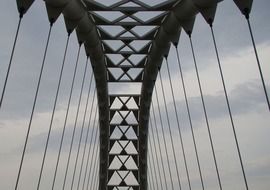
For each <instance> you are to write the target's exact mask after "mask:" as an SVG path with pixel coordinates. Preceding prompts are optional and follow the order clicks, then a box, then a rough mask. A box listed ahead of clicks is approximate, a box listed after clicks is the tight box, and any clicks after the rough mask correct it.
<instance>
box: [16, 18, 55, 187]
mask: <svg viewBox="0 0 270 190" xmlns="http://www.w3.org/2000/svg"><path fill="white" fill-rule="evenodd" d="M52 26H53V23H52V22H51V23H50V28H49V33H48V37H47V41H46V47H45V51H44V55H43V60H42V65H41V69H40V72H39V78H38V83H37V88H36V92H35V97H34V103H33V107H32V111H31V116H30V120H29V124H28V129H27V134H26V138H25V143H24V147H23V153H22V157H21V161H20V166H19V171H18V175H17V179H16V185H15V190H17V189H18V184H19V180H20V175H21V170H22V165H23V161H24V157H25V152H26V146H27V143H28V138H29V134H30V130H31V126H32V121H33V116H34V112H35V108H36V102H37V97H38V93H39V88H40V82H41V78H42V74H43V69H44V65H45V61H46V57H47V50H48V46H49V42H50V37H51V31H52Z"/></svg>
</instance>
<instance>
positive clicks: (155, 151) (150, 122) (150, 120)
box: [148, 117, 164, 190]
mask: <svg viewBox="0 0 270 190" xmlns="http://www.w3.org/2000/svg"><path fill="white" fill-rule="evenodd" d="M149 124H150V132H151V133H152V134H153V135H152V136H153V143H152V144H153V145H154V150H152V148H151V151H153V152H154V153H155V158H156V161H157V170H158V175H159V180H160V185H161V189H162V190H163V189H164V188H163V183H162V177H161V172H160V164H159V159H158V155H157V147H156V143H155V141H154V138H155V137H154V133H153V130H152V129H153V123H152V119H151V117H149ZM148 134H150V133H148ZM148 138H149V141H151V138H150V136H149V137H148ZM154 153H152V154H153V155H154ZM160 159H162V158H160Z"/></svg>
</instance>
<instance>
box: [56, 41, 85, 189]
mask: <svg viewBox="0 0 270 190" xmlns="http://www.w3.org/2000/svg"><path fill="white" fill-rule="evenodd" d="M80 51H81V44H79V49H78V53H77V58H76V64H75V68H74V72H73V77H72V83H71V88H70V93H69V99H68V105H67V111H66V114H65V121H64V127H63V130H62V134H61V140H60V146H59V151H58V155H57V161H56V166H55V170H54V176H53V183H52V190H54V186H55V180H56V175H57V171H58V166H59V161H60V155H61V152H62V146H63V140H64V135H65V131H66V125H67V118H68V114H69V108H70V103H71V97H72V94H73V90H74V82H75V78H76V74H77V68H78V63H79V57H80Z"/></svg>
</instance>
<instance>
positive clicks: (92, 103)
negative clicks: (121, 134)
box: [77, 89, 96, 190]
mask: <svg viewBox="0 0 270 190" xmlns="http://www.w3.org/2000/svg"><path fill="white" fill-rule="evenodd" d="M95 95H96V89H94V93H93V99H92V102H91V109H90V116H89V122H90V120H91V118H92V112H93V105H94V100H95ZM89 122H88V126H87V132H86V138H85V142H84V148H83V156H82V160H81V167H80V172H79V179H78V184H77V190H79V188H80V182H81V175H82V169H83V164H84V160H85V159H84V158H85V153H86V146H87V141H88V137H89V131H90V124H89ZM92 137H93V130H92V132H91V140H92Z"/></svg>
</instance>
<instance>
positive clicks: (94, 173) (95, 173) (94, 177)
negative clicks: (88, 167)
mask: <svg viewBox="0 0 270 190" xmlns="http://www.w3.org/2000/svg"><path fill="white" fill-rule="evenodd" d="M98 160H99V148H97V154H96V160H95V169H94V170H93V176H92V177H93V183H91V187H92V184H93V188H91V189H96V180H95V179H96V178H98V175H97V174H98V165H99V164H98V163H97V162H98Z"/></svg>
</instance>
